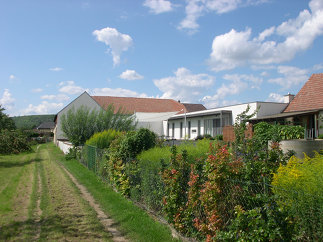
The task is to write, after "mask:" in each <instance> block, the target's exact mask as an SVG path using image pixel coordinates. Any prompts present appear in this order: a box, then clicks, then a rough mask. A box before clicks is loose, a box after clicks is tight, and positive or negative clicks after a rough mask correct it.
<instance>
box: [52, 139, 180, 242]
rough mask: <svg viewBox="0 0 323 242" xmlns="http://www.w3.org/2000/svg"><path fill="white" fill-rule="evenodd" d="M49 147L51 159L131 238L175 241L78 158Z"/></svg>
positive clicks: (160, 226) (165, 230) (169, 233)
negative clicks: (67, 158)
mask: <svg viewBox="0 0 323 242" xmlns="http://www.w3.org/2000/svg"><path fill="white" fill-rule="evenodd" d="M48 149H49V150H50V152H49V154H50V155H51V159H54V160H57V161H59V162H61V163H62V164H63V165H64V166H65V167H66V168H67V169H68V170H69V171H70V172H71V173H72V174H73V175H74V176H75V177H76V178H77V180H78V181H79V182H80V183H81V184H83V185H84V186H85V187H86V188H87V189H88V191H89V192H90V193H91V194H92V195H93V197H94V198H95V200H96V201H97V202H98V203H99V204H100V205H101V207H102V209H103V210H104V211H105V212H107V213H108V214H109V215H110V216H111V217H112V218H113V219H114V220H115V221H116V222H117V223H118V225H119V229H120V230H121V231H122V232H123V233H124V234H125V235H126V236H127V237H129V238H130V239H131V240H132V241H175V239H174V238H173V237H172V236H171V232H170V230H169V228H168V227H166V226H165V225H162V224H160V223H159V222H156V221H154V220H153V219H152V218H151V217H150V216H149V215H147V213H146V212H145V211H143V210H142V209H140V208H138V207H137V206H135V205H134V204H133V203H132V202H131V201H129V200H126V199H125V198H124V197H122V196H121V195H120V194H118V193H116V192H114V191H113V190H112V189H111V188H110V187H109V186H108V185H106V184H105V183H104V182H102V181H101V180H100V179H99V178H98V177H97V176H96V175H95V174H94V173H93V172H91V171H89V170H88V169H87V168H85V167H84V166H83V165H82V164H80V163H79V162H78V161H76V160H68V161H66V160H65V159H64V156H63V154H62V153H61V151H59V150H58V148H57V147H55V146H54V145H49V147H48Z"/></svg>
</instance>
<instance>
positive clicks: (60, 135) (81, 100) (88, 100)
mask: <svg viewBox="0 0 323 242" xmlns="http://www.w3.org/2000/svg"><path fill="white" fill-rule="evenodd" d="M81 106H86V107H88V108H90V109H91V110H93V109H96V110H100V109H101V106H100V105H99V104H98V103H97V102H96V101H94V100H93V98H92V97H91V96H90V95H89V94H88V93H87V92H84V93H83V94H81V95H80V96H79V97H77V98H76V99H75V100H74V101H73V102H71V103H70V104H68V105H67V106H66V107H65V108H63V109H62V110H61V111H60V112H59V113H58V114H57V117H56V127H55V129H54V143H56V144H57V141H58V140H66V137H65V136H64V132H63V131H62V127H61V117H62V115H63V114H65V115H66V114H67V112H68V111H69V110H71V109H75V110H76V109H78V108H80V107H81Z"/></svg>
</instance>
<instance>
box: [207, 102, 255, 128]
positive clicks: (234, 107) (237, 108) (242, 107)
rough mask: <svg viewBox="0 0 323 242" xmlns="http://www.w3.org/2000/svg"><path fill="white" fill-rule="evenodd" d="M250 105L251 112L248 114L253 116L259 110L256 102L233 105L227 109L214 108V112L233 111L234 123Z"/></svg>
mask: <svg viewBox="0 0 323 242" xmlns="http://www.w3.org/2000/svg"><path fill="white" fill-rule="evenodd" d="M248 104H249V106H250V110H249V112H248V113H247V114H252V113H253V112H254V111H255V110H256V109H257V103H256V102H253V103H244V104H238V105H232V106H227V107H222V108H214V109H212V110H213V111H221V110H229V111H232V122H233V123H234V122H235V120H236V118H237V116H238V115H239V114H240V113H242V112H243V111H245V110H246V109H247V107H248Z"/></svg>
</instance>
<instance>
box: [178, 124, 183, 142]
mask: <svg viewBox="0 0 323 242" xmlns="http://www.w3.org/2000/svg"><path fill="white" fill-rule="evenodd" d="M179 133H180V135H179V136H180V137H181V138H182V137H183V122H181V123H180V128H179Z"/></svg>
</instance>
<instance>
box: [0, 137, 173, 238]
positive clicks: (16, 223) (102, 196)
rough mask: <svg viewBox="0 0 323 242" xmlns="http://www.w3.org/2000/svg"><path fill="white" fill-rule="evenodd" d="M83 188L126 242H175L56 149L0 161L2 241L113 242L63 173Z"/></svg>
mask: <svg viewBox="0 0 323 242" xmlns="http://www.w3.org/2000/svg"><path fill="white" fill-rule="evenodd" d="M62 165H63V166H64V167H65V168H66V169H67V170H68V171H69V172H70V173H71V174H72V175H74V177H75V178H76V179H77V180H78V182H79V183H81V184H83V185H84V186H85V187H86V188H87V190H88V191H89V192H90V193H91V194H92V196H93V197H94V199H95V200H96V201H97V203H98V204H100V207H101V208H102V210H103V211H104V212H105V213H107V214H108V215H110V217H111V218H112V219H113V220H114V221H115V222H116V224H117V228H118V229H119V230H120V231H121V233H122V234H123V235H124V236H125V237H126V238H128V239H129V240H130V241H174V240H175V239H173V238H172V236H171V232H170V230H169V228H168V227H166V226H165V225H162V224H160V223H158V222H156V221H154V220H153V219H152V218H151V217H150V216H148V215H147V213H146V212H145V211H143V210H142V209H140V208H138V207H137V206H135V205H134V204H133V203H132V202H130V201H128V200H126V199H125V198H124V197H122V196H121V195H120V194H118V193H116V192H114V191H113V190H112V189H111V188H110V187H108V186H107V185H106V184H104V183H103V182H102V181H101V180H100V179H99V178H98V177H97V176H95V174H94V173H92V172H91V171H89V170H87V169H86V168H85V167H84V166H83V165H81V164H80V163H78V162H77V161H76V160H71V161H66V160H65V158H64V155H63V154H62V152H61V151H60V150H59V149H58V148H57V147H55V146H54V144H52V143H50V144H43V145H39V146H38V148H37V149H36V148H35V150H34V152H32V153H24V154H19V155H4V156H3V155H2V156H0V241H7V240H11V241H17V240H18V241H28V240H32V241H34V240H46V241H47V240H55V241H56V240H59V241H62V240H64V241H111V239H112V236H111V234H110V233H108V232H106V231H105V230H104V227H103V225H102V224H101V223H100V221H99V219H98V218H97V214H96V213H95V211H94V209H93V208H92V207H91V206H90V205H89V203H88V202H87V201H86V200H85V199H84V198H83V197H82V195H81V193H80V191H79V190H78V188H77V187H76V186H75V184H74V183H73V182H72V181H71V179H70V177H69V176H68V175H67V174H66V172H65V171H64V169H63V167H62Z"/></svg>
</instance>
